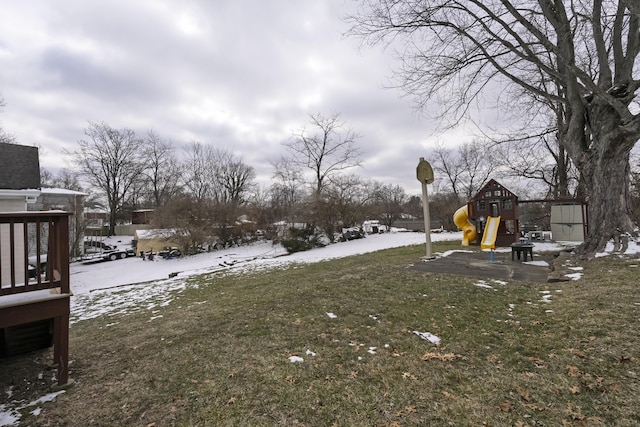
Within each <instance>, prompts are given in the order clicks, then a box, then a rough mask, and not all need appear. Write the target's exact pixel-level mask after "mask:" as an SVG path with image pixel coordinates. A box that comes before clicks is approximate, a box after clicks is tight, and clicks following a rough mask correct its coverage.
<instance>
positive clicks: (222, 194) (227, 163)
mask: <svg viewBox="0 0 640 427" xmlns="http://www.w3.org/2000/svg"><path fill="white" fill-rule="evenodd" d="M212 155H213V157H212V159H211V162H212V165H211V167H212V172H213V178H214V185H213V197H214V200H215V201H216V202H218V203H230V204H232V205H234V206H239V205H241V204H243V203H244V202H246V199H245V197H246V195H247V193H248V192H249V191H250V189H251V188H252V186H253V181H254V180H255V178H256V172H255V170H254V169H253V167H251V166H248V165H246V164H245V163H243V162H242V159H240V158H239V157H237V156H235V155H234V154H233V153H232V152H230V151H228V150H223V149H214V150H213V151H212Z"/></svg>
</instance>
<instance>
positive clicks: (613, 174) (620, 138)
mask: <svg viewBox="0 0 640 427" xmlns="http://www.w3.org/2000/svg"><path fill="white" fill-rule="evenodd" d="M361 3H362V5H363V7H362V9H361V10H360V12H359V14H358V15H356V16H352V17H351V18H349V20H350V22H351V23H352V28H351V31H350V33H351V34H353V35H356V36H360V37H362V38H364V40H367V41H369V42H372V43H379V42H381V41H384V40H388V39H390V38H396V39H398V38H400V39H405V40H406V43H405V44H404V46H406V50H405V51H404V52H403V53H402V58H403V60H404V61H403V68H402V69H401V70H400V73H399V79H400V83H399V85H400V86H401V87H402V88H403V90H404V91H405V93H407V94H410V95H411V96H414V97H415V98H414V99H416V101H417V103H418V105H419V106H421V107H425V106H426V105H427V102H430V101H438V102H439V103H440V105H441V106H442V107H444V109H443V113H447V114H449V115H451V119H452V121H456V120H457V119H459V118H460V117H462V116H464V115H465V113H466V112H467V111H468V108H469V106H470V105H471V103H472V102H474V101H481V100H482V98H483V97H488V96H490V95H492V92H491V90H493V91H494V93H496V101H497V105H498V106H506V108H508V109H510V110H511V111H517V112H518V114H520V115H521V116H522V117H525V118H526V116H528V114H523V112H522V111H518V109H517V108H514V107H515V106H516V105H517V102H518V101H517V98H514V97H513V96H510V95H513V94H515V93H516V92H521V91H523V90H524V91H526V92H527V93H528V94H530V95H531V97H532V98H536V99H538V100H541V101H542V102H547V103H554V104H556V105H558V106H561V108H559V109H558V110H557V114H558V115H559V116H561V121H560V124H561V125H562V126H561V129H559V132H560V133H561V137H560V138H558V141H559V143H560V144H561V145H562V146H563V147H564V149H565V150H566V153H567V155H568V156H569V158H570V159H571V160H572V162H573V164H574V165H575V166H576V168H577V169H578V171H579V172H580V175H581V178H582V180H583V181H584V188H585V190H586V192H587V195H588V199H589V217H590V224H589V225H590V228H589V235H588V237H587V239H586V241H585V242H584V244H583V245H582V246H581V248H580V251H581V252H582V254H583V255H586V256H591V255H592V254H593V253H594V252H596V251H597V250H599V249H601V248H603V247H604V245H605V244H606V242H607V241H609V240H610V239H612V238H617V237H618V235H619V233H620V231H622V232H633V229H634V224H633V222H632V220H631V217H630V207H629V176H630V167H629V154H630V152H631V149H632V148H633V147H634V145H635V144H636V142H637V141H638V139H639V138H640V114H638V109H637V108H635V107H636V106H637V105H638V97H637V96H636V94H635V92H636V91H637V90H638V88H639V87H640V80H639V79H638V77H637V70H634V67H635V65H636V63H637V58H638V53H639V51H640V36H639V28H640V6H639V4H638V2H637V1H635V0H633V1H632V0H617V1H616V0H613V1H608V2H603V1H602V0H594V1H593V2H587V1H586V0H577V1H574V2H562V1H553V0H540V1H538V2H534V1H531V2H527V1H525V2H518V3H514V2H512V1H509V0H488V1H487V0H469V1H465V2H458V1H444V0H440V1H432V2H424V1H421V0H399V1H398V0H362V1H361ZM493 83H496V84H497V85H500V86H498V87H500V88H502V89H501V90H498V91H496V84H493ZM502 96H508V99H507V101H508V102H504V100H502V99H501V98H500V97H502ZM429 105H431V104H429ZM527 113H528V112H527Z"/></svg>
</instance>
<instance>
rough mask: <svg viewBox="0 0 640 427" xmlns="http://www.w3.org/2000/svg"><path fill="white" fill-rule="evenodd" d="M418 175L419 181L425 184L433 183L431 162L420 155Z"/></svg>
mask: <svg viewBox="0 0 640 427" xmlns="http://www.w3.org/2000/svg"><path fill="white" fill-rule="evenodd" d="M416 175H417V177H418V181H420V182H422V183H424V184H431V183H432V182H433V168H432V167H431V165H430V164H429V162H427V161H426V160H425V159H424V157H420V162H419V163H418V167H417V168H416Z"/></svg>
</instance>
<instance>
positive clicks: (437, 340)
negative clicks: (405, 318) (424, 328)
mask: <svg viewBox="0 0 640 427" xmlns="http://www.w3.org/2000/svg"><path fill="white" fill-rule="evenodd" d="M413 333H414V334H416V335H417V336H419V337H420V338H422V339H423V340H427V341H429V342H431V343H433V344H436V345H437V344H440V338H438V337H437V336H435V335H433V334H432V333H430V332H419V331H413Z"/></svg>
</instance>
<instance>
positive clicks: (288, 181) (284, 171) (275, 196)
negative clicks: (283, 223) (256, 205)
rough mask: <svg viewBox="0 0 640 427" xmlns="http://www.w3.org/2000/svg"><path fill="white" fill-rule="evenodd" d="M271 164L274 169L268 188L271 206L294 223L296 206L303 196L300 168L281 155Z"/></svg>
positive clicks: (302, 180)
mask: <svg viewBox="0 0 640 427" xmlns="http://www.w3.org/2000/svg"><path fill="white" fill-rule="evenodd" d="M271 166H273V169H274V171H273V180H274V182H273V184H272V185H271V188H270V193H271V207H272V209H276V210H280V211H281V213H280V215H282V218H286V219H287V220H288V221H289V222H290V223H294V222H296V221H295V218H296V216H297V211H298V207H299V206H300V204H301V203H302V201H303V199H304V196H305V192H304V179H303V176H302V170H301V169H300V166H298V165H296V164H294V162H293V161H292V159H291V158H289V157H281V158H279V159H278V160H276V161H274V162H272V163H271ZM282 218H281V219H282Z"/></svg>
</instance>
